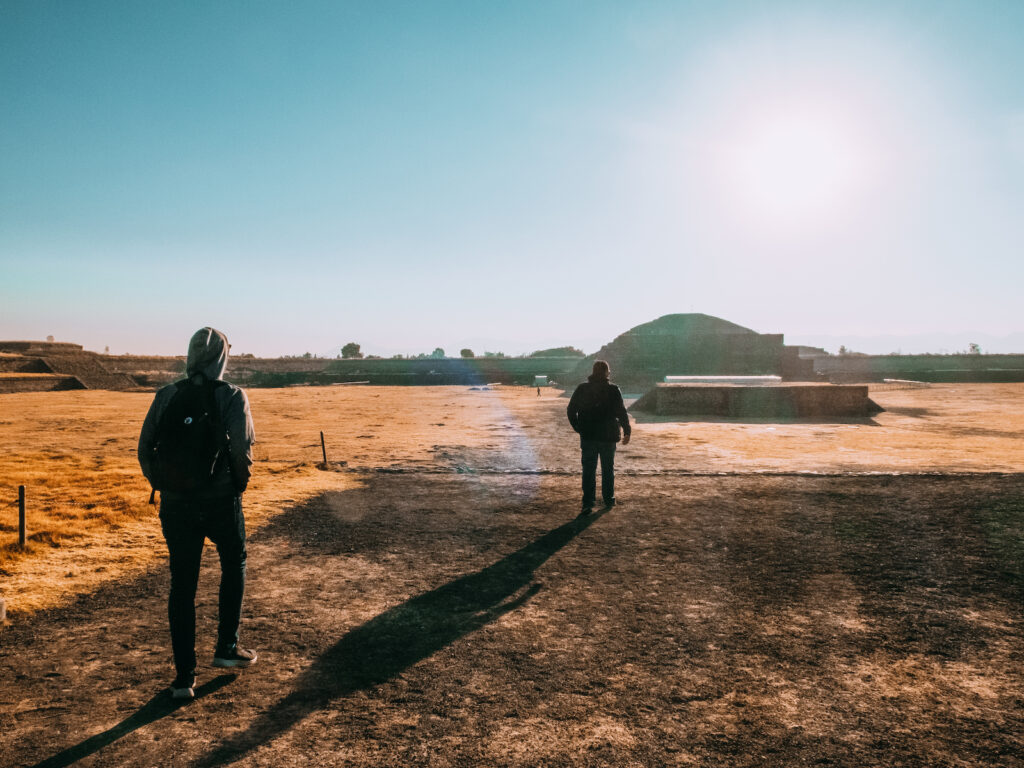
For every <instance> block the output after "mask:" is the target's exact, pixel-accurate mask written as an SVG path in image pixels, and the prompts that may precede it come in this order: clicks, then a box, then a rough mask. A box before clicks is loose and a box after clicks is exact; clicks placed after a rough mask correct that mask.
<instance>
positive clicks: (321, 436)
mask: <svg viewBox="0 0 1024 768" xmlns="http://www.w3.org/2000/svg"><path fill="white" fill-rule="evenodd" d="M320 450H321V451H323V454H324V466H325V467H326V466H327V443H325V442H324V431H323V430H322V429H321V430H320Z"/></svg>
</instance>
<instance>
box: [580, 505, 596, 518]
mask: <svg viewBox="0 0 1024 768" xmlns="http://www.w3.org/2000/svg"><path fill="white" fill-rule="evenodd" d="M593 511H594V505H593V504H584V505H583V506H582V507H581V508H580V513H579V515H577V517H586V516H587V515H589V514H590V513H591V512H593Z"/></svg>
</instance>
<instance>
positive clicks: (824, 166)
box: [722, 110, 868, 231]
mask: <svg viewBox="0 0 1024 768" xmlns="http://www.w3.org/2000/svg"><path fill="white" fill-rule="evenodd" d="M723 149H724V155H723V158H722V159H723V161H724V170H725V173H724V178H723V181H724V182H725V183H726V185H727V187H728V192H729V197H730V198H731V199H732V200H733V201H734V203H735V204H737V205H739V206H741V208H742V209H743V210H744V214H745V215H744V216H743V218H749V217H753V218H754V219H755V220H756V222H757V223H759V224H761V225H763V226H766V227H768V228H770V229H772V230H776V231H792V230H797V229H801V230H802V229H808V228H818V227H820V226H823V225H829V224H831V223H833V222H835V221H837V220H840V219H842V218H843V217H844V216H845V214H847V213H848V212H849V210H850V208H851V207H852V206H854V205H855V203H856V201H857V198H858V197H859V196H860V193H861V191H862V189H863V186H864V182H865V180H866V176H867V160H868V157H867V155H868V153H867V151H866V148H865V147H864V142H863V141H862V140H859V137H858V136H857V134H856V132H855V131H854V130H852V129H851V126H849V125H848V124H846V123H844V122H843V121H841V120H838V119H837V118H836V117H834V116H832V115H830V114H828V113H815V112H813V111H809V110H804V111H799V110H787V111H785V112H779V113H777V114H772V115H766V116H762V117H760V118H756V119H753V120H751V121H750V122H748V123H746V124H745V125H743V126H742V127H741V128H740V129H739V131H738V132H737V133H736V134H734V136H733V137H732V139H731V140H730V141H728V142H726V143H725V145H724V147H723Z"/></svg>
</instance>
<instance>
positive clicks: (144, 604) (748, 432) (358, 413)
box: [0, 384, 1024, 768]
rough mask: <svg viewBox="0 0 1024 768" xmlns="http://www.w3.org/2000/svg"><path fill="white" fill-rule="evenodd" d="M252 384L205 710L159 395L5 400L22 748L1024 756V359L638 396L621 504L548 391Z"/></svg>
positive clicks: (466, 756) (639, 760) (6, 692)
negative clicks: (652, 415)
mask: <svg viewBox="0 0 1024 768" xmlns="http://www.w3.org/2000/svg"><path fill="white" fill-rule="evenodd" d="M249 394H250V399H251V402H252V411H253V416H254V419H255V422H256V430H257V438H258V444H257V449H256V459H257V462H256V467H255V473H254V478H253V481H252V484H251V486H250V491H249V492H247V493H246V497H245V508H246V517H247V524H248V528H249V539H250V547H249V582H248V588H247V596H246V605H245V614H244V616H243V627H242V632H243V642H245V643H247V644H251V645H252V646H254V647H256V648H257V649H258V650H259V651H260V655H261V660H260V662H259V664H258V665H257V667H256V668H254V669H253V670H248V671H247V672H246V673H244V674H242V675H240V676H235V675H223V674H219V675H218V674H216V673H215V672H214V671H212V670H210V669H209V668H208V667H206V666H205V663H206V660H207V657H208V652H209V650H210V649H209V647H208V646H209V644H210V642H211V641H212V635H213V626H214V623H215V616H216V602H217V595H216V589H217V565H216V558H215V557H208V558H207V562H206V563H205V564H204V570H203V574H202V579H201V583H200V593H199V595H198V598H197V607H198V614H199V638H200V640H199V643H200V645H199V648H198V650H199V653H200V657H201V659H202V660H203V661H202V663H203V664H204V666H203V668H202V669H201V670H200V680H199V683H200V687H199V690H198V693H199V698H198V699H197V701H196V702H195V703H194V704H192V705H190V706H188V707H184V708H179V707H176V706H173V705H172V704H171V703H170V702H169V700H168V699H167V696H166V685H167V682H168V681H169V679H170V664H169V648H168V646H169V643H168V640H167V629H166V613H165V611H166V602H165V601H166V595H167V568H166V564H165V562H164V561H165V557H166V556H165V549H164V543H163V541H162V538H161V536H160V531H159V525H158V522H157V518H156V510H155V508H153V507H151V506H149V505H148V504H147V503H146V502H147V499H148V488H147V487H146V485H145V483H144V482H143V481H142V479H141V477H140V475H139V473H138V469H137V465H136V462H135V441H136V437H137V433H138V429H139V426H140V424H141V421H142V417H143V415H144V413H145V410H146V408H147V407H148V405H149V402H150V399H151V397H152V396H151V395H150V394H144V393H142V394H136V393H109V392H88V391H82V392H61V393H37V394H21V395H4V396H2V397H0V409H2V410H0V536H2V537H3V538H2V541H0V544H2V547H3V549H2V552H3V554H2V557H3V559H2V561H0V569H2V570H0V589H2V595H3V597H4V598H5V599H6V600H7V602H8V609H9V618H8V621H7V625H6V626H4V627H2V628H0V729H3V732H4V733H5V736H6V737H7V740H6V741H3V740H0V765H5V766H6V765H11V766H43V765H46V766H64V765H72V764H76V765H77V764H81V765H95V766H108V765H117V766H120V765H126V766H153V765H160V766H214V765H227V764H237V765H240V766H273V767H274V768H280V767H282V766H283V767H285V768H289V767H290V766H303V768H305V767H306V766H335V765H355V766H371V765H372V766H394V765H402V766H414V765H415V766H523V767H524V768H526V767H529V766H539V765H545V766H580V765H582V766H663V765H677V766H729V767H730V768H732V767H733V766H766V765H770V766H776V765H778V766H789V765H835V766H869V765H870V766H889V765H901V766H921V767H922V768H924V766H927V767H928V768H933V767H934V766H982V765H984V766H1007V767H1009V766H1020V765H1021V760H1020V755H1022V754H1024V739H1022V736H1021V734H1022V733H1024V672H1022V667H1021V664H1020V661H1021V659H1022V658H1024V622H1022V619H1021V605H1022V604H1024V441H1022V440H1021V438H1022V436H1024V397H1022V395H1024V385H1020V384H1012V385H994V384H972V385H938V386H934V387H930V388H927V389H919V390H901V391H892V390H886V389H884V388H878V389H877V390H876V391H873V392H872V397H873V399H875V400H876V402H878V403H879V404H880V405H882V406H883V407H884V408H886V409H887V410H886V411H885V412H883V413H880V414H878V415H877V416H876V417H874V418H872V419H860V420H856V419H855V420H846V421H842V422H836V423H828V422H801V423H792V422H790V423H772V422H765V421H761V422H756V423H741V422H736V421H719V422H697V421H693V422H670V421H665V420H658V419H649V418H645V417H641V418H640V420H639V422H637V423H636V424H635V425H634V439H633V442H632V443H631V444H630V445H629V446H626V447H623V448H621V449H620V451H619V455H618V459H617V468H618V486H617V496H618V497H619V501H620V504H619V506H617V507H615V508H613V509H611V510H610V511H607V512H603V513H601V514H598V515H594V516H591V517H590V518H585V519H582V520H577V519H576V512H577V504H578V494H579V491H578V482H579V480H578V474H577V466H578V447H577V442H576V440H575V436H574V435H573V434H572V433H571V431H570V430H569V429H568V426H567V424H566V422H565V415H564V409H565V405H566V402H567V401H566V399H565V398H562V397H559V393H558V391H556V390H545V391H543V395H542V396H541V397H538V396H537V395H536V390H534V389H529V388H513V387H497V388H494V389H492V390H486V391H482V390H471V389H469V388H465V387H443V388H417V389H413V388H384V387H380V388H378V387H325V388H308V387H303V388H292V389H285V390H253V391H251V392H250V393H249ZM321 429H322V430H323V431H324V432H325V435H326V438H327V449H328V460H329V464H328V466H327V467H326V468H319V467H318V464H319V462H320V460H321V457H320V440H319V432H320V430H321ZM19 484H25V485H26V486H27V487H28V499H29V520H30V531H31V532H32V535H33V538H32V543H31V546H30V548H29V550H28V551H27V552H20V551H18V550H17V548H16V547H14V546H12V544H13V542H14V539H15V537H16V532H15V526H16V509H15V507H14V506H13V503H12V502H13V501H14V500H15V499H16V489H17V486H18V485H19ZM27 649H30V651H29V652H26V650H27Z"/></svg>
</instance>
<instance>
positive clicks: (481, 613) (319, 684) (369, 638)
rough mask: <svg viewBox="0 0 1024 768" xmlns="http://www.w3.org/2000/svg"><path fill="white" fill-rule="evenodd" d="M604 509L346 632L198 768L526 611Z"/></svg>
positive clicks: (234, 756)
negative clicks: (553, 566)
mask: <svg viewBox="0 0 1024 768" xmlns="http://www.w3.org/2000/svg"><path fill="white" fill-rule="evenodd" d="M606 511H607V510H601V511H600V512H597V513H596V514H593V515H589V516H587V517H581V518H577V519H576V520H573V521H572V522H569V523H566V524H565V525H562V526H560V527H558V528H555V529H553V530H551V531H548V532H547V533H546V534H544V535H543V536H541V537H539V538H537V539H535V540H534V541H532V542H530V543H529V544H527V545H526V546H525V547H523V548H522V549H519V550H517V551H515V552H513V553H512V554H510V555H508V556H506V557H504V558H502V559H501V560H499V561H498V562H496V563H494V564H493V565H489V566H487V567H486V568H483V569H482V570H480V571H477V572H476V573H472V574H468V575H466V576H461V577H459V578H458V579H455V580H454V581H451V582H449V583H447V584H445V585H444V586H442V587H438V588H437V589H434V590H432V591H430V592H425V593H424V594H422V595H417V596H416V597H413V598H411V599H409V600H407V601H406V602H404V603H402V604H401V605H398V606H395V607H394V608H392V609H390V610H388V611H386V612H384V613H382V614H380V615H379V616H376V617H375V618H373V619H371V620H370V621H368V622H366V623H365V624H362V625H360V626H358V627H356V628H355V629H352V630H351V631H349V632H348V633H346V634H345V635H344V636H343V637H342V638H341V639H340V640H339V641H338V642H337V643H335V644H334V645H333V646H332V647H331V648H329V649H328V650H327V651H326V652H325V653H324V654H323V655H322V656H320V658H319V659H317V660H316V662H315V663H314V664H313V666H312V667H310V668H309V669H308V670H307V671H306V672H304V673H303V674H302V676H301V677H299V679H298V681H297V683H296V685H295V689H294V690H293V691H292V692H291V693H290V694H288V695H287V696H285V697H284V698H283V699H281V700H280V701H278V702H277V703H276V704H274V705H273V706H272V707H270V708H269V709H268V710H267V711H265V712H264V713H263V714H262V715H260V717H259V718H258V719H257V720H256V721H255V722H254V723H253V724H252V725H251V726H249V728H248V729H246V730H245V731H244V732H243V733H241V734H239V735H237V736H235V737H232V738H231V739H230V740H228V741H226V742H225V743H223V744H221V745H220V746H218V747H216V748H215V749H214V750H213V751H211V752H209V753H207V754H206V755H205V756H203V757H202V758H201V759H200V760H199V761H198V762H197V763H196V765H197V766H200V767H207V766H217V765H224V764H225V763H231V762H234V761H236V760H238V759H240V758H242V757H243V756H245V755H246V754H247V753H249V752H251V751H252V750H254V749H256V748H257V747H259V746H260V745H261V744H265V743H268V742H270V741H272V740H273V739H275V738H277V737H278V736H280V735H281V734H283V733H285V732H286V731H288V730H289V729H291V728H292V727H293V726H295V725H296V724H297V723H299V722H300V721H301V720H302V719H303V718H305V717H306V716H307V715H309V714H311V713H313V712H315V711H317V710H319V709H322V708H324V707H325V706H327V705H328V704H329V703H330V702H331V701H333V700H335V699H337V698H340V697H342V696H346V695H349V694H352V693H355V692H357V691H360V690H364V689H367V688H371V687H373V686H375V685H379V684H381V683H384V682H386V681H388V680H390V679H392V678H393V677H395V676H397V675H399V674H401V673H402V672H403V671H404V670H406V669H408V668H409V667H411V666H412V665H413V664H416V663H417V662H419V661H422V660H423V659H426V658H428V657H429V656H431V655H433V654H434V653H436V652H437V651H439V650H441V649H442V648H445V647H446V646H448V645H450V644H452V643H454V642H455V641H456V640H458V639H459V638H461V637H464V636H465V635H468V634H470V633H471V632H474V631H476V630H478V629H480V628H481V627H483V626H484V625H486V624H489V623H490V622H492V621H494V620H495V619H497V618H499V617H500V616H502V615H503V614H505V613H508V612H509V611H512V610H515V609H516V608H518V607H519V606H521V605H523V604H524V603H525V602H526V601H527V600H529V599H530V598H531V597H532V596H533V595H535V594H536V593H537V592H538V591H539V590H540V585H539V584H536V583H534V584H531V581H532V580H533V573H534V571H536V569H537V568H539V567H540V566H541V565H542V564H543V563H544V562H545V561H546V560H547V559H548V558H550V557H551V556H552V555H554V554H555V553H556V552H558V551H559V550H560V549H562V548H563V547H564V546H565V545H566V544H568V543H569V542H570V541H572V540H573V539H574V538H575V537H576V536H578V535H579V534H580V533H582V532H583V531H584V530H586V529H587V528H588V527H589V526H590V525H591V524H593V523H594V522H595V521H596V520H597V519H598V518H600V517H601V516H602V515H603V514H604V513H605V512H606Z"/></svg>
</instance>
